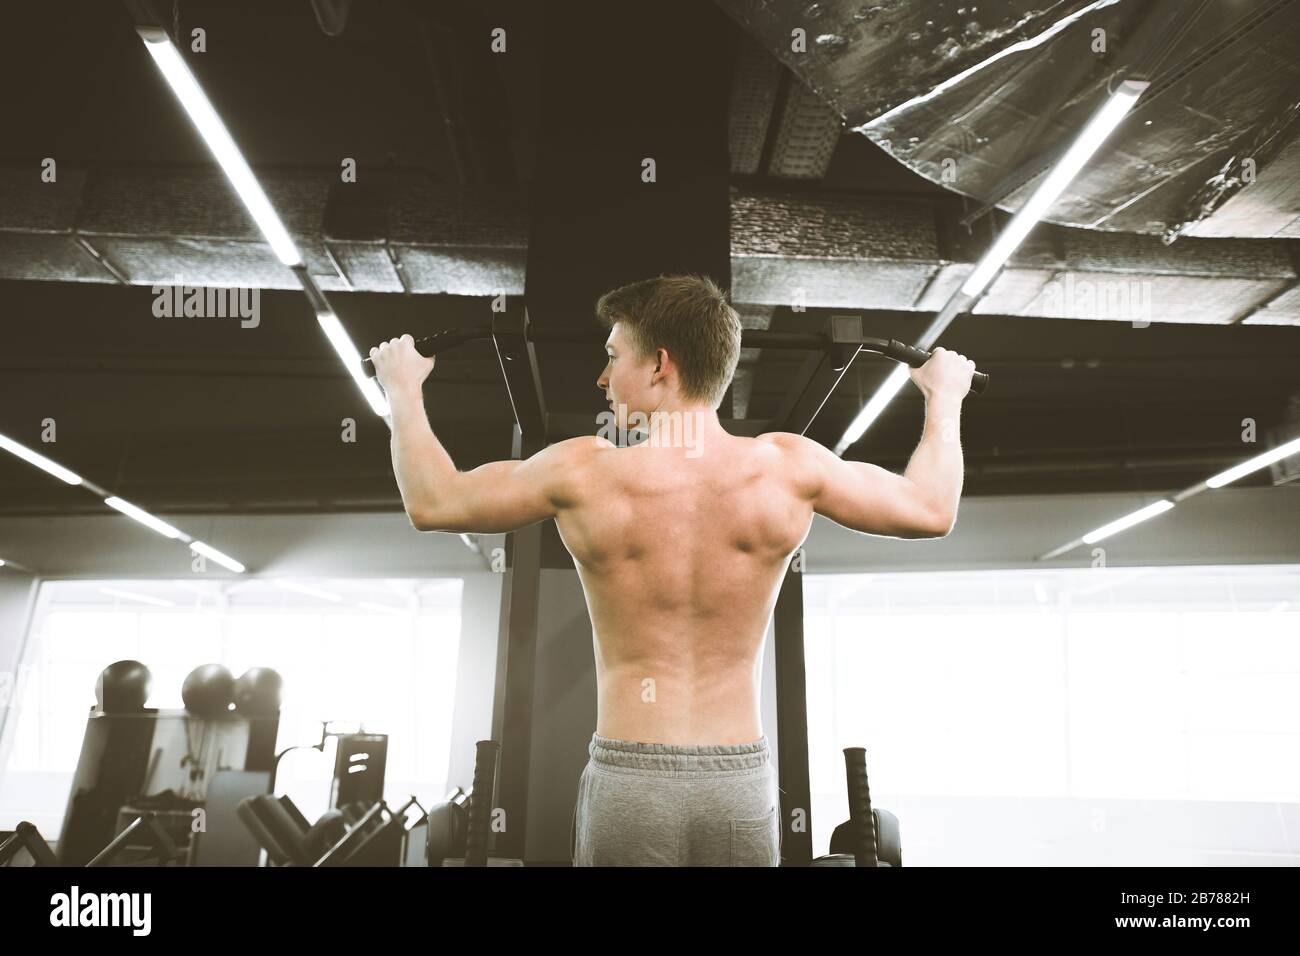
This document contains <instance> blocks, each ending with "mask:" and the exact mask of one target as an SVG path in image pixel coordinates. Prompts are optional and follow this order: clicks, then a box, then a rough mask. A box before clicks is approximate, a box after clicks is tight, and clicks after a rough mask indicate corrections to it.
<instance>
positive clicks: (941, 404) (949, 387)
mask: <svg viewBox="0 0 1300 956" xmlns="http://www.w3.org/2000/svg"><path fill="white" fill-rule="evenodd" d="M935 353H936V358H934V359H931V360H930V361H929V362H927V363H926V364H925V365H924V366H922V368H920V369H914V370H913V372H912V378H913V381H915V382H916V384H917V387H918V388H920V389H921V391H922V393H923V394H924V395H925V398H926V414H925V427H924V430H923V431H922V435H921V442H920V444H919V445H917V448H916V451H915V452H913V453H912V458H911V460H910V461H909V462H908V465H907V468H906V470H905V471H904V472H903V474H901V475H896V474H894V473H893V472H890V471H886V470H885V469H884V468H880V467H879V466H877V465H872V464H868V463H867V462H860V461H845V460H844V459H842V458H840V457H839V456H838V455H836V454H835V453H834V452H832V451H830V450H829V449H827V448H825V447H823V446H822V445H820V444H818V443H817V442H815V441H812V440H811V439H808V438H804V437H803V436H802V435H792V434H779V435H778V434H773V435H770V436H766V437H768V438H769V440H773V441H774V442H775V443H776V444H779V445H780V446H782V447H783V448H785V449H786V450H787V452H789V453H791V454H793V456H794V458H795V462H796V469H795V470H796V473H797V474H798V475H799V476H800V479H799V480H800V484H801V487H802V488H803V489H804V492H805V494H807V495H808V497H809V498H810V499H811V500H812V503H813V510H814V511H815V512H816V513H817V514H820V515H823V516H825V517H827V518H830V519H831V520H832V521H834V522H835V523H836V524H839V525H843V526H844V527H846V528H848V529H850V530H852V531H857V532H860V533H863V534H876V535H885V536H888V537H893V538H941V537H943V536H944V535H946V534H948V532H949V531H951V530H952V527H953V524H954V523H955V522H956V519H957V503H958V501H959V500H960V499H961V488H962V476H963V471H964V465H963V461H962V451H961V441H960V440H959V433H958V428H959V423H960V418H961V404H962V401H963V400H964V398H965V396H966V393H967V391H968V390H969V388H970V379H971V375H972V374H973V372H974V369H975V366H974V363H972V362H970V361H969V360H967V359H966V358H965V357H964V356H960V355H957V354H956V353H954V352H948V351H946V350H943V349H936V350H935Z"/></svg>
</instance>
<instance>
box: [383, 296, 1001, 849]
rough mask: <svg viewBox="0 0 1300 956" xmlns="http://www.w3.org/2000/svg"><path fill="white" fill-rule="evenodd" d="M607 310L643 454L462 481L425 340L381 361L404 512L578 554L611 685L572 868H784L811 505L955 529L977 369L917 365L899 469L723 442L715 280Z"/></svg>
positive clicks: (528, 463)
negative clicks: (550, 543)
mask: <svg viewBox="0 0 1300 956" xmlns="http://www.w3.org/2000/svg"><path fill="white" fill-rule="evenodd" d="M596 313H597V317H598V318H599V319H600V320H601V321H602V323H603V324H604V325H606V326H607V327H609V328H610V334H609V338H608V340H607V342H606V346H605V348H606V352H607V353H608V361H607V363H606V365H605V369H604V371H602V372H601V373H600V377H599V378H598V379H597V380H596V387H597V388H599V389H600V390H601V392H602V393H603V394H604V396H605V398H606V399H607V401H608V403H609V405H610V408H611V412H612V414H613V415H616V416H617V422H618V425H619V427H620V428H626V427H627V426H628V425H634V426H635V425H637V424H642V425H643V426H644V431H645V432H646V433H648V434H647V435H646V437H645V440H644V441H642V442H641V443H640V444H637V445H633V446H631V447H619V446H618V445H617V444H615V443H613V442H611V441H609V440H607V439H606V438H602V437H590V436H589V437H581V438H572V439H569V440H568V441H563V442H560V443H558V444H555V445H551V446H550V447H548V448H546V449H545V450H543V451H540V452H538V453H537V454H536V455H534V456H533V457H531V458H529V459H527V460H525V461H499V462H491V463H489V464H485V465H482V466H480V467H478V468H475V469H473V470H472V471H468V472H460V471H458V470H457V468H456V466H455V464H454V463H453V462H452V460H451V458H450V457H449V456H448V454H447V452H446V450H445V449H444V448H443V447H442V445H441V444H440V443H439V442H438V439H437V438H436V437H435V436H434V434H433V431H432V430H431V429H430V427H429V422H428V419H427V417H426V416H425V411H424V400H423V396H422V393H421V388H422V384H423V382H424V380H425V378H426V377H427V376H428V375H429V373H430V372H431V371H432V370H433V366H434V361H433V359H430V358H425V357H423V356H421V355H420V354H419V353H417V352H416V351H415V348H414V345H413V341H412V339H411V337H410V336H403V337H402V338H400V339H394V340H392V341H390V342H387V343H384V344H383V345H380V346H379V347H378V348H375V349H371V351H370V357H371V359H372V360H373V361H374V364H375V369H376V372H377V374H378V377H379V380H380V383H381V384H382V385H383V387H384V390H385V392H386V393H387V395H388V401H389V403H390V406H391V408H392V428H393V434H392V455H393V471H394V473H395V475H396V477H397V484H398V487H399V489H400V490H401V494H402V501H403V503H404V504H405V506H406V512H407V515H408V516H409V517H410V520H411V524H412V525H413V526H414V527H415V528H416V529H417V530H420V531H450V532H469V533H481V534H490V533H494V532H506V531H512V530H515V529H517V528H523V527H525V526H527V525H531V524H534V523H536V522H538V521H545V520H547V519H550V518H553V519H555V522H556V526H557V528H558V530H559V533H560V537H561V538H562V539H563V541H564V544H565V547H567V548H568V549H569V553H570V554H571V555H572V556H573V561H574V564H575V566H576V567H577V571H578V576H579V578H580V579H581V581H582V587H583V590H584V592H585V593H586V598H587V607H588V609H589V611H590V613H591V622H592V631H593V643H594V647H595V659H596V682H597V688H598V691H597V693H598V702H597V718H596V733H595V735H594V736H593V738H592V741H591V744H590V746H589V748H588V749H589V753H590V755H591V759H590V761H589V762H588V764H587V767H586V769H585V770H584V771H583V773H582V777H581V779H580V781H579V786H578V804H577V808H576V810H575V818H574V820H575V835H576V849H575V855H574V863H575V865H617V864H632V865H669V866H671V865H760V866H775V865H778V864H779V862H780V833H781V828H780V820H779V810H778V808H779V801H778V797H777V787H776V774H775V769H774V767H773V765H772V762H771V759H770V754H769V751H768V742H767V738H766V737H765V736H764V734H763V729H762V727H761V725H760V721H759V683H760V673H761V671H760V667H761V661H762V648H763V637H764V634H765V632H766V629H767V624H768V621H769V620H770V619H771V616H772V609H773V607H774V605H775V603H776V596H777V592H778V590H779V588H780V584H781V580H782V578H783V576H784V574H785V571H786V567H787V565H788V564H789V562H790V559H791V557H792V556H793V554H794V552H795V551H796V550H797V549H798V548H799V546H800V545H801V544H802V543H803V541H804V538H805V537H806V536H807V534H808V531H809V528H810V527H811V525H812V518H813V515H814V514H820V515H824V516H825V517H827V518H829V519H831V520H832V521H834V522H836V523H837V524H840V525H843V526H844V527H846V528H849V529H851V530H853V531H857V532H860V533H863V534H873V535H884V536H888V537H894V538H938V537H943V536H944V535H946V534H948V532H949V531H950V530H951V529H952V526H953V522H954V521H955V519H956V515H957V502H958V499H959V498H960V497H961V486H962V453H961V445H960V442H959V441H958V439H957V425H958V420H959V418H960V412H961V404H962V401H963V399H964V398H965V396H966V393H967V391H968V390H969V388H970V383H971V376H972V374H973V373H974V370H975V366H974V363H972V362H970V361H969V360H967V359H966V357H965V356H964V355H958V354H956V353H954V352H949V351H945V350H944V349H935V352H934V356H933V358H931V359H930V361H929V362H927V363H926V364H925V365H924V366H923V367H921V368H919V369H913V370H912V372H911V377H912V381H913V382H915V383H916V385H917V387H919V388H920V390H921V392H922V393H923V394H924V396H925V399H926V421H925V428H924V431H923V433H922V437H921V442H920V445H919V446H918V447H917V449H916V451H915V452H914V453H913V455H912V458H911V461H910V462H909V464H908V466H907V469H906V471H905V472H904V473H903V474H902V475H896V474H892V473H890V472H888V471H885V470H883V469H881V468H878V467H876V466H875V465H870V464H866V463H863V462H851V461H844V460H842V459H841V458H839V457H838V456H836V455H834V454H833V453H831V452H830V451H828V450H827V449H826V448H824V447H823V446H821V445H819V444H817V443H816V442H814V441H811V440H810V439H807V438H804V437H803V436H801V435H795V434H790V433H786V432H772V433H769V434H765V435H760V436H759V437H758V438H739V437H736V436H733V435H731V434H729V433H728V432H727V431H725V430H724V429H723V427H722V425H721V424H720V423H719V421H718V415H717V408H718V405H719V404H720V403H721V401H722V396H723V393H724V392H725V391H726V388H727V385H728V384H729V383H730V381H731V377H732V374H733V373H734V372H735V368H736V362H737V359H738V358H739V354H740V336H741V324H740V320H739V317H738V316H737V315H736V313H735V311H734V310H733V309H732V308H731V306H730V305H729V304H728V303H727V301H726V297H725V295H724V294H723V293H722V292H721V291H720V290H719V289H718V288H717V286H716V285H714V284H713V283H712V282H711V281H709V280H708V279H701V278H696V277H692V276H667V277H663V276H661V277H659V278H657V279H647V280H645V281H642V282H637V283H633V284H632V285H629V286H625V287H623V288H621V289H616V290H614V291H612V292H609V293H607V294H606V295H604V296H602V297H601V299H600V301H599V302H598V303H597V306H596ZM611 417H612V416H611Z"/></svg>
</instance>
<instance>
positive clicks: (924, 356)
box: [880, 339, 989, 395]
mask: <svg viewBox="0 0 1300 956" xmlns="http://www.w3.org/2000/svg"><path fill="white" fill-rule="evenodd" d="M880 354H881V355H883V356H885V358H891V359H893V360H894V361H895V362H902V363H903V364H904V365H909V366H911V367H912V368H920V367H921V366H922V365H924V364H925V363H926V362H928V361H930V356H931V355H933V354H934V353H933V352H927V351H926V350H925V349H918V348H915V347H914V346H911V345H908V344H906V343H905V342H900V341H898V339H890V340H889V345H888V346H886V347H885V350H884V351H883V352H881V353H880ZM988 385H989V377H988V373H987V372H976V373H975V374H974V375H973V376H971V380H970V390H971V391H972V392H973V393H974V394H976V395H979V394H981V393H983V391H984V389H986V388H988Z"/></svg>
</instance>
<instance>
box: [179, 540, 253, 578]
mask: <svg viewBox="0 0 1300 956" xmlns="http://www.w3.org/2000/svg"><path fill="white" fill-rule="evenodd" d="M190 550H191V551H193V552H194V553H195V554H201V555H203V556H204V557H205V558H209V559H211V560H213V561H215V562H217V564H219V565H221V566H222V567H223V568H225V569H226V570H228V571H234V572H235V573H236V574H243V573H244V571H245V570H247V569H246V568H245V567H244V566H243V565H242V564H240V563H239V562H238V561H236V560H235V559H234V558H232V557H231V556H230V555H228V554H222V553H221V552H220V551H218V550H217V549H216V548H214V547H212V545H210V544H204V543H203V542H202V541H191V542H190Z"/></svg>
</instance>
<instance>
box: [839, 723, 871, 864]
mask: <svg viewBox="0 0 1300 956" xmlns="http://www.w3.org/2000/svg"><path fill="white" fill-rule="evenodd" d="M844 774H845V776H846V777H847V778H848V784H849V832H850V835H851V837H852V840H853V858H854V860H855V861H856V863H857V865H858V866H879V865H880V864H879V860H878V859H877V857H876V818H875V816H874V814H872V812H871V790H870V789H869V788H868V787H867V752H866V751H865V750H864V749H862V748H861V747H845V748H844Z"/></svg>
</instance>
